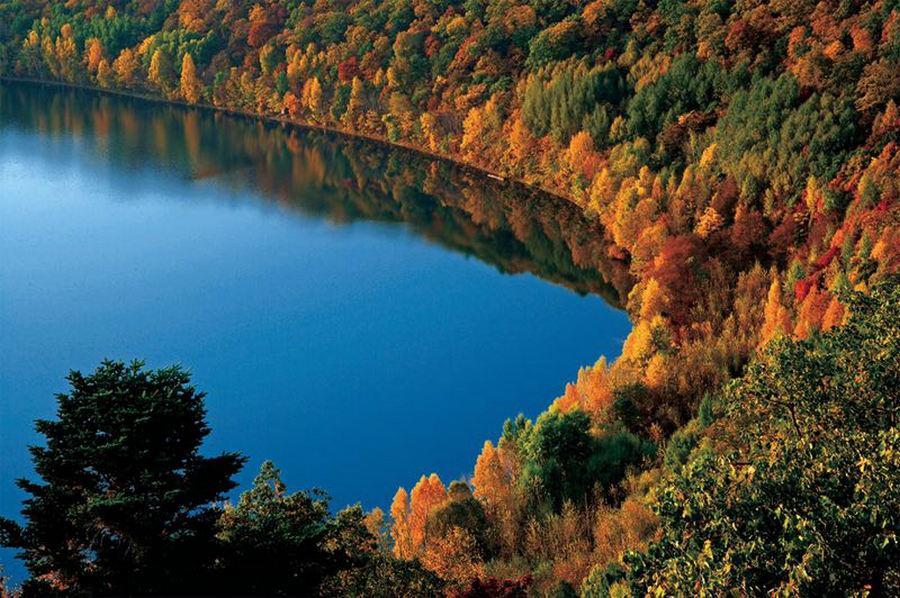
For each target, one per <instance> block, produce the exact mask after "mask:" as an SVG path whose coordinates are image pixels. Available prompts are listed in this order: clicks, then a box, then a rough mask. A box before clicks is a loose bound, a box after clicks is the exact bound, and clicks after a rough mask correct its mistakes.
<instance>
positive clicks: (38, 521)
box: [0, 0, 900, 598]
mask: <svg viewBox="0 0 900 598" xmlns="http://www.w3.org/2000/svg"><path fill="white" fill-rule="evenodd" d="M0 78H2V79H3V80H5V81H10V82H12V81H18V82H21V81H30V82H44V83H54V84H62V85H66V86H75V87H84V88H90V89H93V90H96V92H98V93H113V94H125V95H129V96H135V97H138V98H143V99H147V100H152V101H164V102H170V103H176V104H184V105H191V106H198V107H202V108H203V109H206V110H220V111H224V112H229V113H234V114H240V115H243V116H250V117H253V118H256V117H259V118H262V119H269V120H271V121H273V122H279V123H283V124H290V125H298V126H301V127H305V128H307V129H309V128H312V129H316V128H324V129H328V130H333V131H337V132H341V133H344V134H347V135H350V136H355V137H366V138H370V139H372V140H375V141H376V142H377V143H386V144H392V145H396V146H404V147H406V148H410V149H413V150H416V151H418V152H421V153H424V154H430V155H431V156H432V157H437V158H440V159H444V160H447V161H452V162H456V163H459V164H463V165H466V166H468V167H471V168H473V169H477V170H479V171H483V172H484V173H489V174H491V175H493V176H494V177H499V178H502V179H504V180H506V181H507V182H509V181H515V182H518V183H523V184H524V185H523V186H517V187H516V189H518V190H519V193H520V195H521V196H522V199H520V200H517V199H516V196H515V193H511V192H510V193H505V194H502V200H499V202H498V201H494V203H492V200H491V199H490V198H489V197H483V196H479V194H478V192H477V191H473V190H472V189H471V188H464V187H461V186H459V185H455V184H454V183H453V181H448V179H446V178H439V177H435V178H434V180H430V181H429V185H428V186H429V188H430V189H431V190H432V191H434V194H435V195H436V196H437V197H439V198H440V202H438V203H440V206H441V207H440V208H439V209H438V208H436V210H437V211H436V212H435V214H437V215H434V214H432V215H429V216H428V217H424V216H423V217H422V218H424V221H427V222H429V223H431V222H438V221H439V220H440V221H441V222H451V223H453V222H458V223H461V224H459V227H461V228H463V227H465V226H468V224H467V222H468V219H469V218H470V219H471V220H472V221H474V222H477V223H479V224H480V225H481V226H482V231H483V235H482V236H479V240H480V241H481V242H482V243H483V244H485V245H490V244H491V243H496V241H495V240H494V239H495V231H496V230H497V229H498V228H499V225H497V226H495V225H494V224H492V223H496V222H500V221H503V222H504V234H507V231H506V229H507V228H508V229H509V231H510V232H509V233H508V234H509V235H511V236H512V237H514V238H516V239H518V240H519V241H521V242H522V243H523V244H524V245H525V246H527V238H528V235H530V234H531V232H530V231H529V232H526V231H524V228H525V227H524V225H522V226H520V223H521V222H525V221H526V219H525V218H524V217H522V218H518V216H519V215H520V214H521V213H523V212H527V213H528V214H529V215H530V219H531V220H537V221H539V222H540V223H541V224H542V227H543V230H544V232H543V233H542V237H541V238H542V242H544V241H545V242H544V245H543V246H542V247H543V249H542V250H541V252H536V251H532V252H531V253H530V254H529V255H528V256H524V254H522V255H520V254H514V255H512V256H510V255H509V254H506V255H503V254H501V253H499V251H498V252H495V253H496V254H497V255H499V256H500V257H497V258H496V260H497V261H499V262H500V263H501V264H503V267H504V269H505V270H507V271H530V272H542V271H549V270H551V269H553V268H551V267H550V265H553V266H554V268H555V271H556V272H561V271H562V272H564V273H563V274H556V275H555V276H556V280H557V281H558V282H560V283H561V284H563V285H566V286H568V287H571V288H574V289H575V290H577V291H579V292H589V293H595V294H602V295H604V296H605V297H607V298H608V299H609V301H610V302H613V303H616V304H618V305H619V306H621V308H622V309H624V310H625V311H627V314H628V317H629V319H630V321H631V323H632V330H631V332H630V334H629V335H628V337H627V339H626V340H625V342H624V346H623V348H622V352H621V355H608V356H605V357H600V356H599V355H598V356H596V357H598V358H599V359H598V360H597V361H596V362H595V363H594V364H593V365H588V366H584V367H581V368H580V369H578V368H579V365H581V364H577V363H573V364H572V381H571V382H569V383H568V384H566V383H565V381H564V380H560V381H559V382H560V387H561V388H564V390H562V392H561V393H560V396H558V397H555V398H554V397H552V396H548V397H546V399H547V400H546V405H547V407H546V410H545V411H544V412H543V413H542V414H540V415H539V416H538V417H536V418H534V419H533V420H532V419H528V418H525V417H524V416H519V417H517V418H510V419H509V420H507V421H506V422H505V423H503V422H500V421H498V422H496V430H497V434H496V436H495V437H494V438H491V439H479V442H480V441H481V440H486V441H485V442H484V445H483V449H482V450H481V453H480V454H479V455H477V456H474V455H473V458H474V459H473V463H472V465H471V474H470V475H469V476H467V477H465V479H459V480H441V479H440V478H439V477H438V476H437V475H435V474H431V475H428V474H429V473H430V472H426V471H423V472H422V473H423V475H422V477H421V478H420V479H418V480H415V479H411V480H409V483H408V485H407V486H406V487H401V488H399V489H398V490H397V492H396V494H395V495H394V496H393V499H392V500H391V499H390V497H385V503H384V504H385V505H390V506H389V508H386V509H385V510H384V511H382V510H381V509H377V508H376V509H374V510H372V511H370V512H363V510H362V509H361V508H359V507H350V508H348V509H346V510H343V511H339V512H337V513H334V512H333V511H332V510H331V508H330V506H329V503H328V501H327V500H326V499H325V498H324V496H321V495H319V494H317V493H316V491H314V490H308V491H306V490H303V491H299V492H294V491H291V492H288V490H287V489H286V488H285V486H284V484H283V483H282V481H281V479H280V477H279V472H278V469H277V468H276V467H275V465H274V464H272V463H270V462H267V463H266V464H265V465H264V466H263V469H262V471H261V472H260V474H259V476H258V478H257V482H256V483H255V484H254V486H253V487H252V488H251V489H249V490H246V492H244V493H243V494H241V495H240V499H239V500H238V501H236V502H233V503H232V502H226V503H221V502H220V501H222V500H223V498H224V496H225V495H226V494H227V493H228V492H230V491H231V490H232V489H233V488H234V486H235V484H234V482H233V481H232V480H231V476H233V475H234V474H235V473H236V472H237V471H238V470H239V469H240V467H241V466H242V464H243V461H244V459H243V457H241V456H240V455H238V454H235V453H227V454H223V455H221V456H219V457H210V458H207V457H201V456H200V454H199V452H198V451H199V448H200V445H201V443H202V442H203V440H204V438H205V437H206V436H207V435H208V434H209V432H210V430H209V427H208V425H207V423H206V421H205V409H204V406H203V394H202V392H200V391H198V390H196V389H194V388H193V386H191V381H190V376H189V374H188V373H187V372H185V371H183V370H181V369H179V368H178V367H173V368H168V369H165V368H164V369H159V370H153V369H149V368H146V367H144V365H143V364H142V363H140V362H134V363H128V362H125V363H123V362H116V361H110V362H104V363H103V364H101V365H100V366H99V367H98V368H97V370H96V371H94V372H92V373H85V374H81V373H79V372H73V373H72V374H71V375H70V377H69V384H70V390H69V391H68V394H66V395H60V397H59V398H58V419H57V420H53V421H51V420H42V421H39V422H38V424H37V425H38V431H39V432H40V433H41V434H43V435H44V436H45V437H46V438H47V448H40V449H33V450H32V454H33V461H34V463H35V469H36V471H37V473H38V474H39V475H40V476H41V477H42V478H43V479H44V480H45V482H46V483H45V484H37V483H34V482H28V481H20V482H19V484H20V487H22V489H23V490H24V491H25V492H27V493H28V494H29V495H30V498H29V499H28V500H27V501H26V504H25V506H24V512H23V513H24V515H25V523H22V522H21V520H19V522H18V523H17V522H16V521H13V520H12V519H2V520H0V521H2V525H0V543H2V544H3V545H4V546H9V547H14V548H17V549H18V550H19V552H20V554H21V555H22V557H23V559H24V561H25V563H26V566H27V569H28V574H29V578H28V579H27V580H26V581H25V583H24V584H23V586H22V587H21V588H20V589H19V590H16V592H20V593H21V595H22V596H24V597H28V596H57V595H58V596H85V595H122V594H134V595H152V594H185V593H188V594H211V595H213V594H229V593H231V594H240V595H248V594H250V595H290V596H313V595H322V596H360V597H363V596H403V597H410V598H412V597H417V596H452V597H455V598H464V597H465V598H476V597H491V598H493V597H496V598H500V597H508V598H512V597H525V596H529V597H531V596H534V597H555V598H563V597H569V596H572V597H575V596H577V597H582V598H599V597H607V596H609V597H621V596H798V597H799V596H860V597H862V596H871V597H879V596H885V597H886V596H897V595H900V539H898V534H900V515H898V514H900V428H898V417H900V288H898V282H900V278H898V272H897V271H898V267H900V108H898V102H900V2H896V1H895V0H876V1H866V2H851V1H849V0H843V1H839V0H821V1H818V2H814V1H811V0H792V1H788V0H689V1H682V0H661V1H659V2H656V1H644V0H570V1H568V2H562V1H559V0H465V1H461V0H253V1H247V0H181V1H179V0H69V1H68V2H64V3H63V2H43V1H39V0H11V1H7V2H3V3H0ZM210 134H212V135H214V134H215V133H214V132H211V133H210ZM267 142H268V140H267V139H266V138H264V137H260V139H259V140H258V142H257V141H254V142H253V143H254V145H253V147H252V148H251V149H249V150H248V151H249V152H253V151H259V152H260V153H265V151H266V150H265V149H260V148H264V147H265V145H266V143H267ZM348 143H351V144H352V143H357V142H356V141H348ZM283 151H284V152H286V153H291V152H294V154H295V155H300V154H301V152H299V151H297V150H296V148H293V149H292V147H291V146H286V147H285V148H284V149H283ZM358 162H359V164H362V163H363V162H365V159H364V158H361V159H359V160H358ZM354 169H355V170H357V171H361V170H362V169H363V166H357V167H355V168H354ZM270 184H271V186H272V187H273V188H275V189H276V192H277V188H278V181H277V177H276V176H271V177H270ZM526 186H527V189H528V191H527V192H526ZM538 192H541V193H549V194H552V195H554V196H557V197H558V198H561V199H563V200H565V205H566V207H565V208H560V209H558V210H555V211H552V212H551V211H549V210H547V209H545V208H541V207H540V204H539V201H538V200H537V199H535V196H532V195H531V193H534V194H537V193H538ZM364 199H365V198H364V197H363V199H362V200H358V201H357V203H356V208H355V209H359V210H362V211H365V210H369V211H374V208H372V207H371V206H372V205H374V204H375V202H374V201H373V202H371V204H370V203H367V202H366V201H363V200H364ZM335 209H337V208H335ZM341 209H342V211H346V208H341ZM462 213H465V214H467V215H468V216H466V217H461V216H460V214H462ZM576 213H577V215H576ZM535 214H537V215H536V216H535ZM383 216H384V217H385V218H395V217H396V216H394V215H391V214H385V215H383ZM447 230H448V231H450V232H446V231H445V233H444V234H445V238H446V239H447V240H446V241H445V242H446V243H448V244H451V243H453V242H454V239H455V238H456V237H454V236H452V234H453V230H455V229H447ZM490 246H491V247H494V245H490ZM526 257H527V259H526ZM560 264H564V266H563V267H561V266H560ZM112 397H116V400H113V398H112ZM141 397H143V399H140V400H144V401H150V403H152V405H150V404H149V403H147V404H143V403H141V402H140V400H139V398H141ZM148 397H149V398H148ZM147 409H149V410H150V412H152V413H154V414H157V416H158V417H159V421H158V422H156V423H154V422H152V421H148V419H152V418H135V416H134V414H135V413H136V412H140V411H142V410H147ZM107 420H108V421H107ZM132 420H133V421H132ZM104 421H106V423H105V424H104V423H103V422H104ZM123 422H124V423H123ZM104 425H116V426H122V427H123V428H124V429H127V430H128V431H129V433H130V434H131V435H133V437H134V440H122V441H121V442H120V443H119V444H115V443H112V444H111V443H110V442H106V439H105V438H103V437H102V434H101V433H100V432H98V434H97V435H94V434H93V433H92V432H91V430H93V429H94V428H97V429H103V426H104ZM98 426H99V428H98ZM176 431H179V432H178V433H176ZM398 434H402V430H398ZM123 438H124V436H123ZM129 438H131V437H130V436H129ZM140 439H143V440H140ZM113 445H115V446H113ZM111 447H113V448H111ZM160 447H167V448H165V450H163V449H160ZM151 455H158V457H154V458H152V459H151V458H150V456H151ZM135 458H137V459H139V460H140V459H143V460H146V461H147V462H152V465H148V466H147V467H146V468H145V469H144V470H141V469H140V468H134V467H132V466H131V465H129V463H132V460H133V459H135ZM103 471H107V472H112V473H108V475H107V474H104V473H103ZM98 472H99V473H98ZM3 483H8V481H6V480H3ZM176 489H177V490H176ZM136 513H141V517H140V518H139V519H140V521H135V514H136ZM144 514H146V517H144ZM4 515H6V516H10V517H11V516H13V515H14V514H12V513H4ZM98 536H103V538H104V539H103V540H97V537H98ZM11 591H12V590H2V591H0V595H2V596H4V597H5V596H6V595H7V593H8V592H11ZM10 595H11V594H10Z"/></svg>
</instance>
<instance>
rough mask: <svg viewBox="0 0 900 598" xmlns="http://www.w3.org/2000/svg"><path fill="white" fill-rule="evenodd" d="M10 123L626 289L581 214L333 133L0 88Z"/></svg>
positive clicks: (76, 94)
mask: <svg viewBox="0 0 900 598" xmlns="http://www.w3.org/2000/svg"><path fill="white" fill-rule="evenodd" d="M0 116H2V120H3V122H4V123H6V124H7V126H9V125H12V126H15V127H19V128H21V129H23V130H26V131H36V132H39V133H41V135H42V136H45V137H50V138H56V137H60V138H63V137H65V138H72V137H74V138H75V139H76V140H77V142H78V151H79V153H80V154H81V156H82V157H83V158H85V159H89V160H91V161H95V162H96V161H99V162H109V163H111V164H112V165H113V166H115V167H116V168H118V169H123V168H127V169H135V170H137V169H140V168H142V167H143V165H145V163H146V161H147V160H148V159H149V160H153V161H155V162H156V163H157V164H158V165H160V166H162V167H163V168H165V169H166V170H167V171H168V172H170V173H173V174H175V175H176V176H182V177H185V178H189V179H193V180H204V179H210V180H213V181H215V182H216V183H217V184H224V185H227V186H229V187H231V188H233V189H235V190H241V189H247V188H250V189H253V190H254V191H255V192H256V195H257V196H259V197H262V198H263V199H264V200H266V201H270V202H273V203H276V204H277V205H278V206H280V207H283V208H286V209H288V210H293V211H297V212H299V213H302V214H304V215H307V216H313V217H316V218H322V219H326V220H328V221H330V222H333V223H337V224H342V223H350V222H354V221H359V220H369V221H377V222H398V223H400V222H402V223H405V224H406V225H407V226H409V227H411V228H412V230H414V231H415V232H416V234H418V235H421V236H423V237H425V238H427V239H429V240H431V241H433V242H436V243H439V244H440V245H441V246H443V247H445V248H448V249H451V250H453V251H457V252H461V253H464V254H467V255H472V256H475V257H477V258H478V259H479V260H482V261H484V262H486V263H490V264H492V265H494V266H495V267H497V268H498V269H499V270H500V271H502V272H510V273H520V272H530V273H533V274H535V275H536V276H539V277H540V278H542V279H544V280H547V281H550V282H553V283H557V284H562V285H564V286H566V287H568V288H570V289H572V290H574V291H576V292H578V293H582V294H586V293H591V294H597V295H600V296H602V297H603V298H604V299H605V300H606V301H607V302H608V303H610V304H612V305H615V306H618V305H621V304H622V303H623V302H624V298H625V297H626V296H627V292H628V290H629V288H630V285H631V284H632V281H631V278H630V276H629V274H628V270H627V266H626V265H625V264H624V263H622V262H620V261H617V260H615V259H611V258H609V257H608V255H609V254H608V246H607V244H606V243H605V242H604V241H603V236H602V230H601V229H600V227H599V224H597V223H596V222H594V221H591V220H590V219H588V218H586V217H585V216H584V215H583V213H582V212H581V210H579V209H578V208H577V207H575V206H573V205H571V204H569V203H567V202H565V201H562V200H558V199H555V198H552V197H548V196H547V195H546V194H542V193H539V192H536V191H534V190H531V189H529V188H526V187H524V186H521V185H517V184H513V183H506V182H497V181H494V180H491V179H488V178H487V177H485V176H484V175H483V174H481V173H477V172H472V171H470V170H468V169H466V168H463V167H460V166H457V165H453V164H450V163H447V162H443V161H437V160H433V159H430V158H428V157H426V156H423V155H420V154H417V153H415V152H410V151H405V150H398V149H395V148H390V147H387V146H385V145H382V144H378V143H372V142H369V141H366V140H358V139H352V138H346V137H342V136H336V135H334V134H331V133H326V132H320V131H314V130H305V129H304V130H301V129H296V128H292V127H285V126H282V125H277V124H271V123H262V122H259V121H255V120H250V119H242V118H236V117H232V116H228V115H225V114H221V113H213V112H207V111H200V110H185V109H182V108H179V107H173V106H165V105H159V104H152V103H148V102H143V101H139V100H133V99H127V98H118V97H110V96H105V95H100V94H95V93H91V92H83V91H78V90H63V89H59V88H48V87H40V86H31V85H27V86H26V85H8V84H3V85H2V88H0Z"/></svg>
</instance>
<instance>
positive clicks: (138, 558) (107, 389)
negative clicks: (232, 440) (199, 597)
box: [0, 361, 245, 596]
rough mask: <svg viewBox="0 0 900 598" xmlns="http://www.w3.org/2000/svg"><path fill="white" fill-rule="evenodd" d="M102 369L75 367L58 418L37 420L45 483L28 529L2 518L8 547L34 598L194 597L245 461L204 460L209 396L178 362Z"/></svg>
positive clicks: (30, 487) (35, 497) (28, 512)
mask: <svg viewBox="0 0 900 598" xmlns="http://www.w3.org/2000/svg"><path fill="white" fill-rule="evenodd" d="M143 365H144V364H143V363H142V362H140V361H134V362H132V363H130V364H127V365H126V364H124V363H122V362H113V361H104V362H103V364H102V365H101V366H100V367H99V368H97V370H96V371H95V372H94V373H93V374H91V375H89V376H85V375H83V374H82V373H81V372H77V371H72V372H71V373H70V374H69V376H68V381H69V383H70V385H71V390H70V392H69V394H60V395H57V403H58V408H57V417H58V419H57V420H55V421H50V420H38V421H37V423H36V428H37V431H38V432H39V433H41V434H43V435H44V436H45V437H46V446H43V447H41V446H35V447H31V449H30V450H31V454H32V458H33V461H34V465H35V470H36V471H37V474H38V475H39V476H40V477H41V478H42V479H43V482H44V483H35V482H32V481H29V480H26V479H20V480H18V482H17V484H18V486H19V487H20V488H22V489H23V490H24V491H25V492H27V493H28V494H30V495H31V496H30V497H29V498H28V499H27V500H26V501H25V507H24V509H23V511H22V514H23V515H24V517H25V519H26V524H25V525H24V526H20V525H19V524H17V523H15V522H13V521H11V520H9V519H0V534H2V535H0V542H2V544H4V545H6V546H11V547H15V548H19V549H21V550H22V553H21V556H22V557H23V558H24V560H25V563H26V566H27V568H28V571H29V573H30V574H31V578H30V579H29V580H28V581H26V583H25V584H24V587H23V592H24V595H25V596H48V595H52V594H53V593H54V592H57V591H59V592H62V591H65V593H66V595H78V594H89V595H102V594H111V593H118V594H149V593H173V592H174V593H179V594H181V593H185V592H191V591H192V590H198V589H200V588H199V587H198V584H203V582H204V579H203V572H204V571H206V570H208V569H209V568H210V567H211V566H212V564H213V559H214V557H215V554H214V551H213V550H211V548H212V546H213V544H212V543H211V540H212V539H213V538H214V536H215V533H216V522H217V519H218V511H217V510H215V509H213V508H212V507H211V506H210V504H211V503H212V502H213V501H217V500H222V499H223V498H224V493H225V492H227V491H228V490H231V489H232V488H233V487H234V486H235V483H234V482H233V481H232V479H231V478H232V476H233V475H234V474H235V473H237V472H238V470H240V468H241V466H242V465H243V463H244V461H245V459H244V458H243V457H241V456H239V455H237V454H234V453H226V454H222V455H220V456H218V457H211V458H210V457H203V456H201V455H200V454H199V449H200V445H201V443H202V442H203V439H204V438H205V437H206V436H207V435H208V434H209V432H210V430H209V427H208V426H207V425H206V421H205V416H206V410H205V408H204V405H203V396H204V395H203V393H201V392H197V391H196V389H195V388H194V387H193V386H191V385H190V376H189V375H188V373H187V372H185V371H184V370H182V369H181V368H180V367H178V366H172V367H169V368H164V369H160V370H155V371H149V370H144V369H143Z"/></svg>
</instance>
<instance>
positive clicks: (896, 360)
mask: <svg viewBox="0 0 900 598" xmlns="http://www.w3.org/2000/svg"><path fill="white" fill-rule="evenodd" d="M847 301H848V304H849V306H850V309H851V312H852V316H851V317H850V320H849V321H848V322H847V323H846V324H845V325H844V326H842V327H840V328H837V329H835V330H834V331H831V332H828V333H826V334H823V335H822V336H821V337H818V338H813V339H811V340H806V341H788V340H783V341H780V342H777V343H774V344H773V345H771V346H770V348H769V349H768V350H767V351H766V353H765V355H764V356H763V357H762V358H761V359H760V360H759V361H758V362H757V363H754V364H753V365H752V366H751V367H750V369H749V370H748V372H747V374H746V375H745V376H744V377H743V378H741V379H739V380H737V381H736V382H735V383H734V384H732V385H731V386H729V388H728V389H727V390H726V391H725V394H724V396H723V398H722V402H723V409H724V410H725V412H726V414H727V416H728V421H727V427H726V429H724V430H723V433H724V435H725V436H724V438H723V439H722V440H721V441H720V442H722V443H724V446H723V447H722V449H721V451H719V452H716V453H709V452H705V451H701V452H698V453H697V454H696V456H694V457H693V458H692V459H691V460H690V461H689V462H688V464H687V465H686V466H685V468H684V469H683V470H680V471H676V473H675V475H674V476H673V477H672V479H671V480H670V481H669V482H668V483H667V484H665V485H664V486H663V487H662V488H661V489H660V490H659V492H658V495H657V499H656V506H655V509H656V510H657V512H658V513H659V515H660V517H661V518H662V524H663V529H664V530H665V536H664V537H663V539H662V540H661V541H660V542H658V543H655V544H653V545H651V547H650V549H649V550H648V552H647V553H646V554H645V555H640V554H633V555H631V556H630V557H629V560H628V562H629V564H630V566H631V568H632V575H633V576H634V577H633V579H632V586H633V587H634V588H635V590H636V591H637V590H638V589H639V588H644V587H647V586H649V588H650V591H660V590H661V589H663V588H664V589H665V591H666V592H675V593H697V594H702V595H721V594H723V593H727V592H728V591H730V590H733V589H736V590H738V591H741V592H743V593H746V594H772V593H775V594H779V595H792V596H793V595H797V596H801V595H802V596H826V595H827V596H834V595H865V594H870V595H873V596H874V595H894V594H896V593H897V592H898V591H900V570H898V568H897V563H898V562H900V549H898V543H897V535H898V533H900V521H898V520H897V517H896V514H897V513H898V509H900V492H898V488H900V461H898V457H897V455H898V454H900V453H898V449H900V431H898V429H897V417H898V414H900V394H898V389H900V368H898V365H900V328H898V322H900V287H898V286H897V284H896V281H894V282H891V283H888V284H887V285H885V286H882V287H879V288H878V289H876V290H874V291H873V293H872V296H871V297H866V296H863V295H861V294H855V295H853V296H852V297H849V298H848V299H847Z"/></svg>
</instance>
